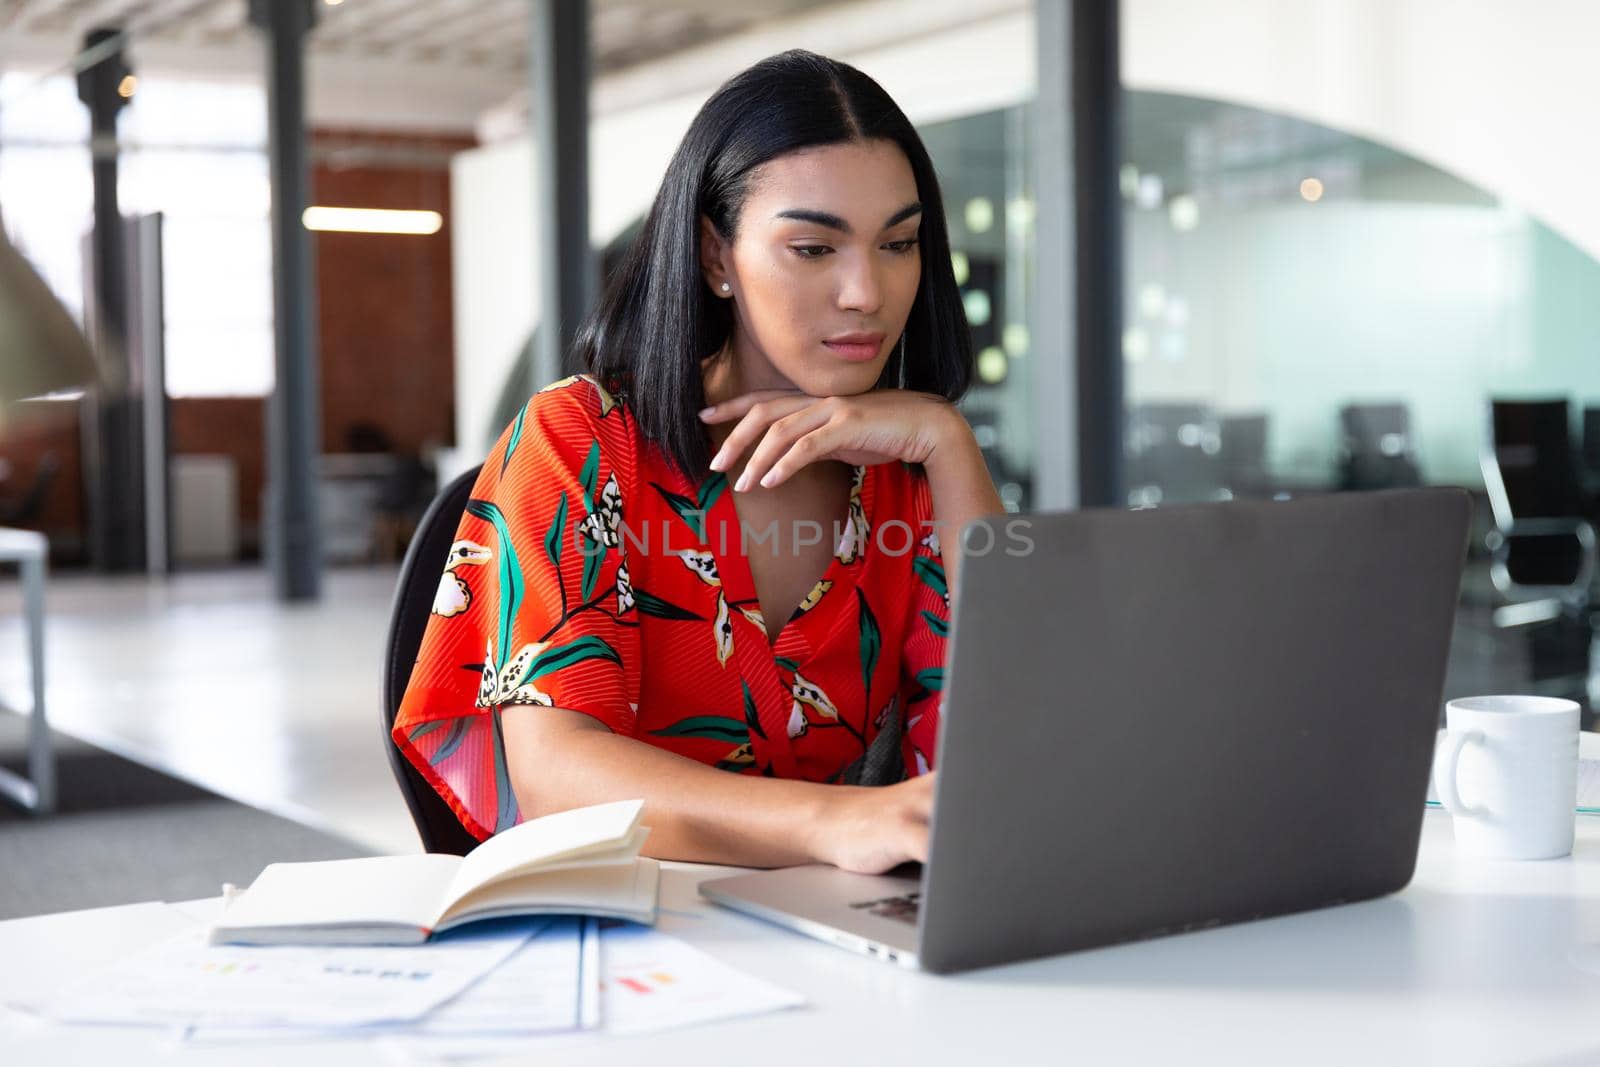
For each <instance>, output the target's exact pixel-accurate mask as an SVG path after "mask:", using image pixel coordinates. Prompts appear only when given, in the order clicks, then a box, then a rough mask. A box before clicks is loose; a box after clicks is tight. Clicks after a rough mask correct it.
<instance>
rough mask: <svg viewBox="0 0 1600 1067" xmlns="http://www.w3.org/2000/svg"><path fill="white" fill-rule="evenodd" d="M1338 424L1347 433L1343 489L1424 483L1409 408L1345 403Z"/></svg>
mask: <svg viewBox="0 0 1600 1067" xmlns="http://www.w3.org/2000/svg"><path fill="white" fill-rule="evenodd" d="M1339 425H1340V427H1341V429H1342V430H1343V431H1344V436H1343V441H1342V448H1341V451H1340V456H1339V488H1340V489H1344V490H1357V491H1359V490H1366V489H1414V488H1416V487H1418V486H1420V485H1421V484H1422V471H1421V469H1420V468H1419V467H1418V466H1417V454H1416V444H1415V441H1414V439H1413V438H1412V436H1411V410H1410V409H1409V408H1407V407H1406V405H1404V404H1346V405H1345V406H1344V407H1342V408H1340V409H1339Z"/></svg>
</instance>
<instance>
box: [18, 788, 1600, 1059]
mask: <svg viewBox="0 0 1600 1067" xmlns="http://www.w3.org/2000/svg"><path fill="white" fill-rule="evenodd" d="M1290 817H1292V813H1290ZM1578 834H1579V839H1578V847H1577V850H1576V851H1575V853H1574V855H1573V856H1572V857H1570V858H1568V859H1564V860H1556V861H1549V862H1541V863H1493V862H1485V861H1476V860H1468V859H1466V858H1463V857H1459V856H1457V855H1456V854H1455V851H1454V848H1453V845H1452V841H1451V836H1450V824H1449V819H1448V817H1447V816H1445V815H1444V814H1442V813H1440V812H1429V813H1428V814H1427V816H1426V818H1425V821H1424V830H1423V848H1422V856H1421V860H1420V862H1419V865H1418V871H1417V877H1416V879H1415V881H1414V882H1413V883H1412V884H1411V886H1409V887H1408V888H1407V889H1406V890H1405V891H1404V892H1402V893H1400V894H1398V895H1396V896H1392V897H1389V898H1386V899H1383V900H1377V901H1369V902H1367V903H1364V904H1355V905H1350V906H1346V907H1343V908H1336V909H1333V910H1328V911H1319V912H1312V913H1308V914H1304V915H1297V916H1290V917H1286V918H1281V919H1272V920H1267V921H1263V922H1256V923H1249V924H1245V925H1242V926H1234V927H1227V928H1223V929H1217V930H1209V931H1205V932H1202V933H1193V934H1184V935H1181V936H1178V937H1170V938H1165V939H1162V940H1158V941H1147V942H1141V943H1138V944H1133V945H1123V946H1118V947H1114V948H1109V949H1100V950H1097V951H1093V952H1085V953H1078V954H1075V955H1070V956H1060V957H1056V958H1053V959H1048V960H1041V961H1035V962H1032V963H1023V964H1016V965H1012V966H1008V967H999V968H991V969H988V970H984V971H977V972H972V973H970V974H967V975H960V976H955V977H946V978H935V977H929V976H924V975H920V974H914V973H910V972H906V971H902V970H899V969H896V968H894V967H890V966H887V965H885V964H882V963H878V962H876V961H873V960H869V959H866V958H864V957H858V956H855V955H852V954H849V953H846V952H843V951H841V950H839V949H836V948H831V947H829V946H826V945H823V944H820V943H815V942H812V941H809V940H807V939H805V938H801V937H799V936H797V935H793V934H789V933H787V932H785V931H782V930H778V929H776V928H773V927H769V926H766V925H764V924H762V923H759V922H756V921H755V920H751V919H746V918H743V917H741V916H738V915H734V914H732V913H729V912H724V911H721V910H719V909H714V908H712V907H711V906H710V905H708V904H705V903H704V902H702V901H700V900H699V899H698V896H697V895H696V893H695V888H694V887H695V885H696V884H698V882H699V881H700V880H701V879H702V878H704V877H705V876H706V875H707V873H708V869H707V868H688V867H676V868H674V869H672V870H670V871H669V872H667V875H666V877H664V878H663V881H662V906H663V908H664V909H665V910H664V911H663V914H662V916H661V926H662V928H663V929H664V930H666V931H668V932H670V933H672V934H675V935H677V936H680V937H683V938H685V939H687V940H689V941H691V942H693V943H694V944H696V945H698V946H700V947H701V948H703V949H705V950H706V951H708V952H710V953H712V954H714V955H716V956H718V957H720V958H722V959H724V960H725V961H727V962H728V963H730V964H732V965H734V966H736V967H740V968H743V969H745V970H747V971H749V972H751V973H753V974H757V975H761V976H763V977H766V978H768V979H771V980H772V981H774V982H778V983H780V984H782V985H785V986H787V987H789V988H791V989H795V990H797V991H799V992H801V993H803V994H805V995H806V997H807V998H809V1000H810V1001H811V1003H810V1005H809V1006H807V1007H806V1008H803V1009H800V1010H798V1011H791V1012H786V1013H781V1014H775V1015H766V1016H759V1017H756V1018H751V1019H746V1020H740V1021H736V1022H731V1023H724V1024H719V1025H713V1026H706V1027H699V1028H693V1029H689V1030H683V1031H679V1032H675V1033H668V1034H660V1035H653V1036H650V1037H648V1038H633V1039H614V1038H613V1039H602V1038H594V1037H587V1036H586V1037H582V1038H579V1039H576V1040H574V1039H566V1038H561V1039H555V1040H550V1041H545V1042H543V1043H540V1042H530V1043H529V1045H528V1046H527V1049H528V1051H527V1053H526V1055H525V1056H523V1057H521V1058H520V1060H517V1061H507V1062H529V1063H532V1062H541V1063H557V1062H559V1063H561V1064H564V1065H565V1064H575V1065H581V1064H627V1065H629V1067H639V1065H640V1064H641V1063H648V1064H649V1065H650V1067H665V1065H672V1064H684V1065H695V1067H700V1065H702V1064H705V1063H708V1062H711V1063H715V1062H724V1061H732V1060H733V1059H735V1058H737V1059H738V1060H740V1061H741V1062H746V1063H759V1064H761V1065H762V1067H775V1065H782V1064H797V1065H798V1064H805V1065H806V1067H815V1065H817V1064H819V1063H859V1062H868V1061H871V1060H878V1061H880V1062H885V1063H919V1064H927V1063H962V1064H965V1063H983V1064H1005V1065H1007V1067H1009V1065H1013V1064H1028V1063H1045V1062H1053V1063H1066V1062H1078V1063H1110V1062H1127V1063H1184V1064H1191V1063H1227V1064H1230V1065H1236V1064H1252V1063H1272V1064H1280V1063H1293V1064H1321V1063H1338V1064H1353V1063H1360V1064H1367V1063H1397V1064H1407V1065H1421V1064H1430V1063H1439V1064H1449V1065H1452V1067H1460V1065H1467V1064H1489V1063H1493V1064H1524V1065H1540V1067H1558V1065H1561V1067H1566V1065H1571V1067H1576V1065H1578V1064H1592V1063H1600V975H1595V974H1591V973H1588V972H1586V971H1584V970H1581V969H1579V968H1578V967H1577V966H1576V965H1575V964H1574V963H1573V962H1572V961H1571V958H1570V956H1571V953H1572V952H1573V950H1574V949H1577V950H1579V951H1580V952H1581V951H1582V950H1583V948H1584V946H1589V947H1590V949H1591V956H1592V958H1594V959H1595V960H1597V961H1600V818H1595V817H1580V818H1579V820H1578ZM198 907H199V909H200V910H201V911H202V912H203V911H204V909H206V908H214V907H215V903H214V902H207V903H205V904H202V905H199V906H198ZM141 914H142V915H143V916H146V917H148V915H149V912H148V911H145V912H143V913H141V910H140V908H139V907H138V906H134V907H132V908H111V909H103V910H99V911H89V912H77V913H72V914H66V915H54V916H43V917H39V918H34V919H23V920H17V921H14V922H9V923H0V961H3V964H4V965H3V966H0V993H5V992H7V991H10V990H12V989H15V988H17V987H18V985H20V986H21V987H23V988H39V987H41V986H42V984H43V983H45V982H47V981H50V980H53V979H54V978H55V977H56V976H59V975H62V974H65V973H70V971H71V969H72V968H73V967H74V966H79V965H82V964H85V963H88V962H90V961H93V960H96V959H100V958H107V957H110V956H112V955H114V954H116V953H117V952H119V951H127V950H128V949H129V948H131V947H133V946H135V945H136V944H137V943H138V942H139V940H140V925H141V923H142V922H143V921H145V920H144V919H142V918H141ZM558 1046H559V1048H558ZM363 1051H364V1050H362V1049H360V1048H358V1047H355V1046H353V1045H351V1044H349V1043H339V1044H333V1043H323V1044H316V1045H297V1046H285V1045H282V1044H277V1045H270V1046H259V1047H256V1048H247V1049H241V1048H238V1047H231V1048H227V1049H221V1050H216V1049H210V1050H202V1049H182V1050H179V1049H176V1048H174V1047H173V1045H172V1044H170V1043H169V1042H167V1041H165V1040H163V1039H162V1038H160V1037H157V1036H155V1035H153V1034H149V1033H141V1032H131V1031H127V1030H110V1029H106V1030H92V1029H89V1030H85V1029H56V1028H41V1027H39V1026H38V1025H37V1024H35V1023H33V1022H32V1021H31V1020H24V1019H18V1018H15V1017H13V1018H10V1019H7V1018H4V1017H3V1016H0V1062H3V1063H4V1064H6V1065H7V1067H21V1065H24V1064H28V1065H31V1064H36V1063H37V1064H57V1063H69V1062H70V1063H80V1062H82V1063H96V1064H98V1063H105V1064H115V1065H117V1067H123V1065H126V1064H134V1063H145V1062H158V1061H163V1060H167V1059H175V1060H177V1061H178V1062H184V1063H229V1064H234V1063H239V1064H253V1063H262V1064H283V1063H290V1062H292V1063H294V1064H295V1065H296V1067H314V1065H316V1064H323V1063H327V1064H338V1065H339V1067H350V1065H351V1064H353V1063H361V1062H368V1061H374V1060H376V1059H378V1057H377V1056H375V1055H363ZM365 1051H366V1052H368V1053H371V1052H375V1051H376V1050H365Z"/></svg>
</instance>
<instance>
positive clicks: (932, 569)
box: [911, 556, 950, 607]
mask: <svg viewBox="0 0 1600 1067" xmlns="http://www.w3.org/2000/svg"><path fill="white" fill-rule="evenodd" d="M911 569H912V570H913V571H915V572H916V575H917V577H918V578H921V579H922V581H923V583H924V584H925V585H927V587H928V588H929V589H932V590H933V591H934V592H935V593H938V594H939V595H940V596H941V597H943V598H944V603H945V606H946V607H949V606H950V590H949V587H948V586H946V585H945V580H944V564H943V563H940V562H939V561H938V560H936V559H931V558H929V557H927V556H915V557H913V558H912V560H911Z"/></svg>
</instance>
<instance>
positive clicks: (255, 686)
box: [0, 568, 419, 852]
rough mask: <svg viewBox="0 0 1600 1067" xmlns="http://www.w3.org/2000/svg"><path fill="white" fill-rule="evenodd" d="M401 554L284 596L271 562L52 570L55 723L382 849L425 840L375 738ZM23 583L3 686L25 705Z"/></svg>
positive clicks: (5, 619) (50, 656)
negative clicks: (298, 601)
mask: <svg viewBox="0 0 1600 1067" xmlns="http://www.w3.org/2000/svg"><path fill="white" fill-rule="evenodd" d="M394 583H395V571H394V569H392V568H371V569H367V568H361V569H333V570H329V571H328V572H327V574H326V581H325V585H324V595H323V598H322V600H321V601H320V602H319V603H316V604H313V605H295V606H286V605H282V604H279V603H278V602H277V601H276V600H275V599H274V596H273V590H272V585H271V582H270V579H269V577H268V575H267V573H266V571H265V570H264V569H261V568H249V569H237V570H227V571H218V572H201V573H193V574H185V575H180V576H177V577H175V578H173V579H171V580H169V581H165V582H151V581H147V580H145V579H142V578H135V577H128V578H121V577H118V578H106V577H96V576H90V575H83V574H72V573H67V574H58V575H52V576H51V578H50V582H49V586H48V592H47V613H48V620H49V621H48V630H47V633H46V656H47V660H48V663H47V667H46V679H47V683H48V687H49V688H48V696H47V707H48V709H49V715H50V721H51V724H52V725H53V726H54V727H55V728H56V729H57V730H60V731H62V732H64V733H67V734H71V735H73V736H76V737H80V738H82V739H84V740H86V741H89V742H91V743H93V744H96V745H99V746H100V747H102V748H105V749H107V750H109V751H111V752H115V753H117V754H118V755H121V756H124V757H126V758H128V759H132V760H135V761H137V762H140V763H144V764H146V765H148V766H151V767H154V768H155V769H157V770H161V771H165V772H166V773H168V774H171V775H173V776H174V777H177V778H181V779H184V780H186V781H189V782H193V783H195V784H197V785H200V786H203V787H205V788H207V789H210V790H212V791H213V792H216V793H220V794H221V795H223V796H225V797H229V798H231V799H234V800H238V801H241V802H243V803H246V804H250V805H252V806H254V807H258V808H261V809H263V810H266V811H270V812H274V813H276V814H279V815H283V816H286V817H288V818H291V819H295V820H297V821H299V822H302V823H305V824H306V825H310V826H314V827H318V828H322V829H328V830H333V831H335V832H337V833H340V834H342V835H343V836H345V837H347V838H349V839H351V840H353V841H355V842H358V843H359V844H362V845H365V846H367V847H369V848H372V849H374V850H377V851H385V852H411V851H415V850H416V849H417V848H418V847H419V846H418V843H417V837H416V833H415V831H414V830H413V829H412V826H411V819H410V816H409V815H408V814H407V812H406V809H405V805H404V804H403V803H402V802H401V800H400V797H399V794H398V793H397V792H396V790H395V784H394V779H393V778H392V777H391V775H390V771H389V767H388V764H387V763H386V762H385V758H384V755H383V750H382V749H381V748H380V747H379V744H380V743H379V736H380V730H379V725H378V718H379V713H378V682H379V660H380V655H381V651H382V647H383V640H384V634H385V628H386V626H387V623H388V616H389V601H390V597H391V596H392V595H393V591H394ZM20 609H21V604H20V596H19V593H18V589H17V585H16V582H15V581H14V579H0V699H3V700H4V702H5V703H6V704H8V705H9V706H11V707H16V706H18V705H20V704H23V703H25V700H24V699H23V698H24V695H25V694H26V692H27V689H26V682H27V665H26V662H25V659H24V657H23V649H24V643H23V632H22V626H21V622H20Z"/></svg>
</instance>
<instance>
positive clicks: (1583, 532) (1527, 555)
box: [1483, 400, 1597, 626]
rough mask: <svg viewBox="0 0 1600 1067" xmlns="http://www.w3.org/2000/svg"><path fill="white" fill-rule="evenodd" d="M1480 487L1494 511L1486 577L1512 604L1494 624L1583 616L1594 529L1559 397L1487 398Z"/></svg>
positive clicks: (1594, 558) (1593, 559) (1592, 559)
mask: <svg viewBox="0 0 1600 1067" xmlns="http://www.w3.org/2000/svg"><path fill="white" fill-rule="evenodd" d="M1489 422H1490V426H1489V434H1488V441H1487V447H1486V448H1485V450H1484V453H1483V481H1484V488H1485V489H1486V490H1487V491H1488V494H1489V505H1490V507H1491V509H1492V510H1493V512H1494V521H1495V528H1494V530H1492V531H1491V532H1490V534H1489V538H1488V547H1489V549H1490V551H1491V553H1492V557H1491V562H1490V571H1489V575H1490V578H1491V580H1492V581H1493V582H1494V585H1495V588H1496V589H1498V590H1499V591H1500V592H1501V593H1502V594H1504V595H1506V596H1507V597H1510V598H1513V599H1515V600H1517V601H1518V603H1514V604H1511V605H1508V606H1506V607H1503V608H1500V609H1499V610H1497V611H1496V613H1495V623H1496V624H1497V625H1499V626H1516V625H1522V624H1524V623H1535V622H1543V621H1547V620H1551V619H1555V618H1558V617H1560V616H1562V615H1566V616H1569V617H1572V618H1580V617H1581V618H1583V619H1584V620H1585V621H1587V609H1588V605H1589V587H1590V583H1591V582H1592V581H1593V579H1594V576H1595V568H1596V561H1597V555H1596V542H1595V528H1594V525H1593V523H1592V522H1591V521H1590V519H1589V512H1590V503H1591V502H1590V501H1589V500H1588V499H1587V497H1586V495H1585V494H1584V492H1583V487H1582V484H1581V482H1580V480H1579V478H1578V471H1577V465H1576V462H1575V459H1574V455H1573V449H1572V436H1571V427H1570V426H1569V425H1568V421H1567V402H1566V401H1565V400H1537V401H1509V400H1495V401H1491V402H1490V405H1489Z"/></svg>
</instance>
